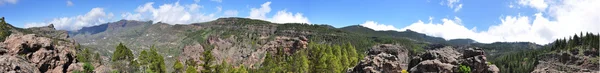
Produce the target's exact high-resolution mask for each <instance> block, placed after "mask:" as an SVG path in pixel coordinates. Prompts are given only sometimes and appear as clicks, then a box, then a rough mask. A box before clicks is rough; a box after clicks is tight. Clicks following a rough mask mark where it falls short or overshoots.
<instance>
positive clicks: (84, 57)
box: [76, 48, 93, 62]
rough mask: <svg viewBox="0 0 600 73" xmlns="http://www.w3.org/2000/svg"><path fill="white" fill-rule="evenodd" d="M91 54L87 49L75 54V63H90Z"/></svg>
mask: <svg viewBox="0 0 600 73" xmlns="http://www.w3.org/2000/svg"><path fill="white" fill-rule="evenodd" d="M92 55H93V54H92V53H91V51H90V50H88V49H87V48H85V49H83V50H82V51H81V52H79V53H77V57H76V59H77V61H79V62H90V61H91V60H92V59H93V58H92Z"/></svg>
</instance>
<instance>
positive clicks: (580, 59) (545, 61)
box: [532, 47, 600, 73]
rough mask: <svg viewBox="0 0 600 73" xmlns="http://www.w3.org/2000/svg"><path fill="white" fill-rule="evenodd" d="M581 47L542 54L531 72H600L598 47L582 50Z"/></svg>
mask: <svg viewBox="0 0 600 73" xmlns="http://www.w3.org/2000/svg"><path fill="white" fill-rule="evenodd" d="M583 48H584V47H576V48H575V49H572V50H569V51H559V52H556V53H546V54H542V55H540V58H539V59H540V60H539V61H538V62H539V63H538V64H537V66H535V69H534V71H533V72H532V73H571V72H578V73H581V72H589V73H598V72H600V70H598V67H599V64H600V63H598V53H599V52H598V49H596V48H591V49H589V50H582V49H583ZM587 48H589V47H586V49H587Z"/></svg>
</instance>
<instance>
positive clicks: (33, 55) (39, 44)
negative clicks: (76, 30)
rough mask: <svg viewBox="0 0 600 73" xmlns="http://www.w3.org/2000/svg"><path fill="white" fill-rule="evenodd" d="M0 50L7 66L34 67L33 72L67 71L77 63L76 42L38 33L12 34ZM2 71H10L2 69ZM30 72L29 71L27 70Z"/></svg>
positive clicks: (55, 72) (56, 72)
mask: <svg viewBox="0 0 600 73" xmlns="http://www.w3.org/2000/svg"><path fill="white" fill-rule="evenodd" d="M0 44H1V45H2V46H0V47H2V48H1V49H3V50H2V51H3V52H2V51H0V54H1V56H10V57H4V58H8V59H2V60H7V61H2V62H5V63H2V64H4V65H6V66H12V67H5V68H16V69H27V68H26V67H30V66H31V67H32V68H34V69H35V70H29V71H33V72H51V73H59V72H67V71H68V70H67V69H68V68H69V67H71V66H70V65H71V64H72V63H75V62H76V61H75V49H74V48H75V43H73V42H69V41H64V40H55V39H53V38H48V37H43V36H39V35H36V34H21V33H14V34H11V35H10V36H9V37H8V38H7V39H6V40H5V41H4V42H3V43H0ZM2 72H10V71H7V70H2ZM26 73H29V72H26Z"/></svg>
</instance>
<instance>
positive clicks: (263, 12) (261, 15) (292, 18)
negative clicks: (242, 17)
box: [248, 2, 310, 23]
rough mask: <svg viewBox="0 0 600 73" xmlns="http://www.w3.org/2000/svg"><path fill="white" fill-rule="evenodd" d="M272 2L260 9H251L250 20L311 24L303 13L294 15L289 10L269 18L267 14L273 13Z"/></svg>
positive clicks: (281, 11)
mask: <svg viewBox="0 0 600 73" xmlns="http://www.w3.org/2000/svg"><path fill="white" fill-rule="evenodd" d="M269 5H271V2H266V3H264V4H262V5H261V6H260V8H251V9H250V15H249V16H248V18H252V19H261V20H267V21H271V22H275V23H310V21H309V20H308V18H307V17H304V16H303V15H302V13H295V14H294V13H292V12H288V11H287V10H285V9H284V10H280V11H278V12H277V13H276V14H275V15H273V17H272V18H267V14H268V13H269V12H271V7H270V6H269Z"/></svg>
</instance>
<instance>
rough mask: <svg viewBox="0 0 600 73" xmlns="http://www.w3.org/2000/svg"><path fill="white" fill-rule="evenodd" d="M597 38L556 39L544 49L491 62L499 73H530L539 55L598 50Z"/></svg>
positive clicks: (501, 57) (498, 58)
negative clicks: (575, 50)
mask: <svg viewBox="0 0 600 73" xmlns="http://www.w3.org/2000/svg"><path fill="white" fill-rule="evenodd" d="M580 36H582V37H580ZM598 38H599V36H598V35H594V34H592V33H586V34H585V35H583V34H580V35H575V36H573V37H572V38H571V37H570V38H568V39H567V38H565V39H557V40H556V41H554V42H553V43H551V44H549V45H548V46H546V47H542V48H541V49H535V50H527V51H520V52H512V53H506V54H503V55H500V56H498V57H497V58H494V59H491V60H492V61H491V62H494V63H495V64H496V65H497V66H498V67H499V68H500V72H502V73H524V72H531V71H533V69H534V68H535V66H536V65H537V64H538V61H539V57H540V55H541V54H546V53H553V52H554V53H555V52H560V51H569V50H572V49H578V50H590V49H591V48H598V44H599V41H598V40H599V39H598ZM577 47H591V48H577Z"/></svg>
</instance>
